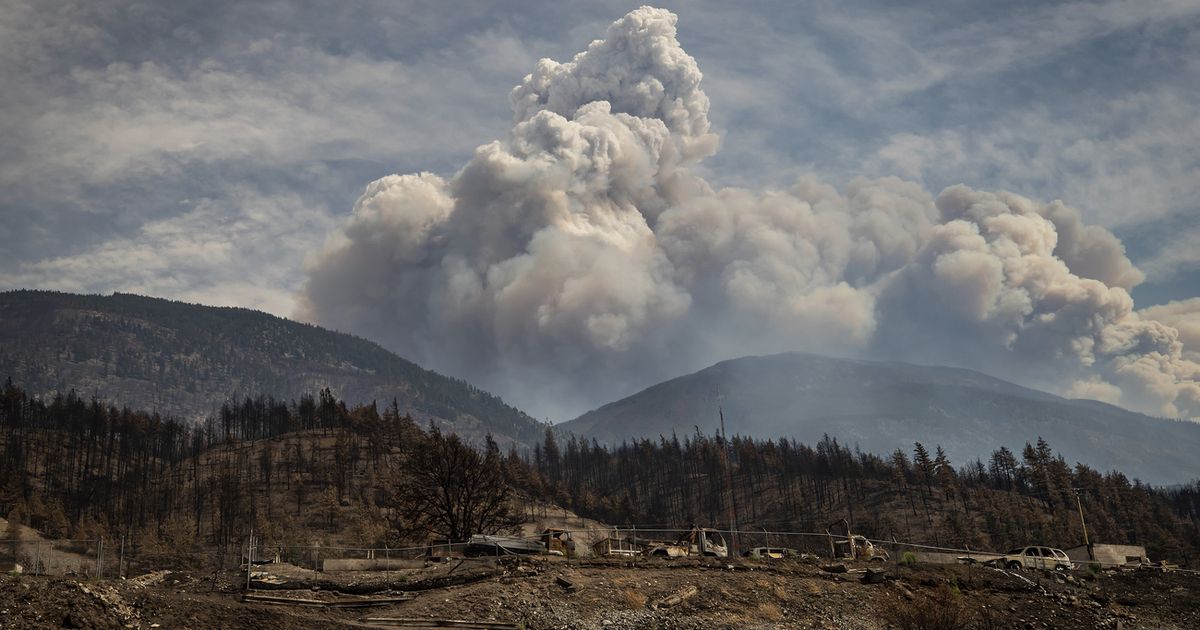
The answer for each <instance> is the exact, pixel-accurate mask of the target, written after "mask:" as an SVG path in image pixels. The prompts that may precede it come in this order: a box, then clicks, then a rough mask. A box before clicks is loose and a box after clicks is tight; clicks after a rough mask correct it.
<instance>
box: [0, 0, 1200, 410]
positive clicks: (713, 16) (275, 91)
mask: <svg viewBox="0 0 1200 630" xmlns="http://www.w3.org/2000/svg"><path fill="white" fill-rule="evenodd" d="M0 4H2V6H0V85H4V86H5V89H4V90H2V91H0V146H2V148H3V150H2V151H0V219H2V221H0V253H2V255H0V289H7V288H48V289H59V290H66V291H78V292H99V293H107V292H112V291H124V292H134V293H142V294H147V295H154V296H160V297H168V298H175V299H182V300H187V301H194V302H200V303H205V304H214V305H238V306H246V307H251V308H257V309H262V310H266V311H268V312H271V313H274V314H277V315H281V316H288V317H292V316H298V317H303V318H305V319H310V320H315V321H317V323H323V324H327V325H331V326H334V327H338V328H342V329H346V330H348V331H350V332H357V333H359V334H365V335H367V336H369V337H372V338H378V337H380V336H381V335H379V334H377V333H378V330H376V329H374V328H371V327H369V326H367V327H360V328H359V329H356V327H355V322H360V321H362V320H361V319H355V318H354V317H348V316H347V317H341V316H338V315H337V314H331V313H330V312H329V311H328V310H325V311H322V310H321V309H314V308H312V307H311V304H310V302H311V301H312V300H311V298H312V295H311V286H312V278H313V277H314V272H313V269H315V268H318V267H319V266H320V265H321V264H322V262H323V261H324V260H327V255H328V252H329V248H330V247H331V243H333V241H336V240H337V239H339V238H344V237H345V233H344V232H345V230H344V226H345V225H346V224H347V221H348V220H349V217H350V216H351V212H352V209H353V208H355V207H356V203H359V201H360V197H362V196H363V194H364V190H366V188H367V186H368V184H370V183H371V182H374V181H376V180H379V179H380V178H383V177H385V176H388V175H390V174H406V173H418V172H428V173H430V174H432V175H434V176H437V177H440V178H443V179H446V180H450V179H451V178H454V177H455V175H456V173H458V172H459V170H460V169H461V168H463V166H464V165H465V164H468V163H470V162H471V161H472V159H473V156H475V155H476V148H477V147H480V146H481V145H485V144H486V143H488V142H490V141H492V140H493V139H504V138H507V137H510V135H511V134H512V133H513V131H512V130H513V125H514V111H513V108H512V104H511V103H510V101H509V97H508V95H509V92H510V90H512V88H513V87H514V86H516V85H518V84H520V83H522V81H523V79H524V77H525V76H526V75H527V74H529V73H530V72H531V71H532V70H533V69H534V67H535V65H536V64H537V63H538V60H539V59H542V58H550V59H554V60H558V61H564V62H565V61H568V60H570V59H571V57H572V56H573V55H575V54H576V53H578V52H579V51H582V50H584V49H585V48H587V46H588V44H589V42H591V41H592V40H594V39H597V38H600V37H602V36H604V33H605V29H606V28H607V27H608V25H609V24H610V23H612V22H613V21H614V20H618V19H619V18H621V17H622V16H623V15H625V14H626V13H628V12H629V11H631V10H633V9H635V8H637V6H638V4H637V3H628V2H603V1H600V2H586V3H561V2H519V3H516V2H477V3H476V2H455V3H446V2H424V3H423V2H353V3H303V2H259V3H223V2H185V1H178V2H158V3H154V2H150V3H130V2H105V1H103V0H99V1H96V0H93V1H88V2H57V1H52V2H40V1H39V2H22V1H21V0H0ZM661 6H663V7H665V8H667V9H669V10H671V11H672V12H673V13H674V14H675V15H677V16H678V22H677V38H678V43H679V45H680V46H681V47H682V49H683V50H685V51H686V53H687V54H688V55H690V56H691V57H692V58H694V60H695V64H696V66H697V67H698V68H699V70H700V72H702V74H703V79H702V81H701V83H700V87H701V88H702V90H703V92H704V94H705V95H707V99H708V101H709V106H708V108H707V109H706V112H705V113H706V117H707V121H708V122H709V123H711V132H712V134H713V135H714V137H715V138H716V140H715V141H716V142H717V143H718V144H719V147H717V148H716V149H714V150H713V151H710V152H709V153H707V154H706V156H705V159H703V160H697V161H696V162H695V163H693V164H690V166H689V170H690V173H692V174H694V175H695V176H696V177H698V178H701V179H702V180H703V181H705V182H707V183H708V184H709V185H711V186H712V188H713V189H722V188H724V187H740V188H744V189H749V190H773V189H781V190H782V189H787V188H788V187H791V186H793V185H795V183H796V182H797V181H798V180H800V179H801V178H802V177H814V178H817V179H818V180H819V181H820V182H822V183H824V184H826V185H829V186H831V187H833V188H834V189H836V190H838V191H846V190H847V189H848V187H851V186H853V182H855V181H858V179H857V178H868V179H872V180H875V179H878V178H886V177H898V178H900V179H901V180H903V181H905V182H910V183H912V184H914V185H915V186H916V187H918V188H919V189H921V190H924V191H928V193H929V196H930V197H931V198H932V197H937V196H938V194H939V192H940V191H942V190H943V189H945V188H947V187H949V186H953V185H956V184H964V185H966V186H967V187H969V188H970V189H971V190H972V191H1009V192H1011V193H1015V194H1017V195H1020V196H1023V197H1026V198H1028V199H1031V200H1034V201H1036V202H1037V203H1050V202H1053V201H1056V200H1061V201H1062V202H1063V203H1065V204H1066V205H1067V206H1070V207H1071V208H1075V209H1077V210H1078V212H1079V213H1080V215H1081V217H1082V220H1083V222H1084V223H1086V224H1088V225H1095V226H1100V227H1103V228H1105V229H1107V230H1108V231H1111V233H1113V234H1115V235H1116V237H1117V238H1119V239H1120V242H1121V243H1123V245H1124V247H1125V253H1126V254H1127V255H1128V258H1129V259H1130V260H1131V261H1132V262H1133V264H1134V265H1136V267H1137V268H1138V269H1140V270H1141V272H1142V273H1144V275H1145V279H1144V281H1142V282H1140V283H1136V284H1132V285H1131V286H1128V287H1126V288H1128V289H1129V291H1130V293H1131V294H1132V297H1133V300H1134V302H1136V304H1137V307H1138V308H1139V309H1145V308H1147V307H1150V306H1154V305H1159V306H1160V311H1161V313H1163V314H1162V317H1164V318H1173V319H1171V321H1172V325H1173V326H1175V328H1176V329H1178V330H1181V331H1182V330H1185V328H1187V327H1188V326H1191V325H1192V322H1193V321H1194V318H1193V316H1192V310H1193V309H1189V308H1186V307H1181V306H1179V304H1180V303H1181V302H1183V301H1186V300H1188V299H1189V298H1193V297H1196V296H1197V295H1200V290H1198V289H1200V246H1197V245H1196V243H1197V242H1200V212H1198V211H1200V207H1198V205H1200V201H1197V199H1200V195H1198V194H1197V193H1200V178H1198V177H1196V173H1197V167H1198V166H1200V54H1198V53H1200V29H1198V28H1197V26H1200V5H1198V4H1196V3H1194V2H1189V1H1182V0H1181V1H1130V2H1126V1H1099V2H1073V3H1052V2H1007V3H995V2H971V1H965V0H962V1H959V0H946V1H944V2H937V3H902V2H901V3H897V2H855V1H839V2H812V3H795V2H761V3H753V4H750V5H748V6H741V5H738V6H735V5H733V4H731V3H726V2H663V3H661ZM456 181H457V180H456ZM383 282H386V280H384V281H383ZM691 299H692V300H693V301H694V300H696V299H697V298H695V297H694V296H693V297H692V298H691ZM873 299H874V298H873ZM659 306H660V307H661V308H663V309H666V311H670V309H671V308H679V307H677V306H671V304H669V303H666V304H659ZM882 329H885V330H886V329H887V327H886V326H883V328H882ZM382 336H383V337H387V335H382ZM380 341H382V342H383V343H385V345H389V347H392V348H394V349H397V350H401V351H408V354H412V353H413V352H416V353H417V354H425V355H428V356H417V357H412V358H417V359H426V360H428V359H429V358H431V357H433V355H434V353H433V352H431V351H429V350H428V349H424V350H421V349H417V348H414V347H412V346H411V345H407V344H406V343H405V342H403V341H402V340H393V339H388V338H383V339H380ZM492 341H494V340H492ZM863 348H865V346H861V345H860V346H859V347H858V349H857V350H855V349H853V348H851V349H847V348H844V347H843V348H837V347H834V348H832V349H831V350H832V351H841V352H842V353H850V354H854V353H855V352H859V353H868V354H870V353H872V352H877V351H879V346H878V344H875V345H872V346H871V348H872V350H871V351H870V352H868V351H867V350H864V349H863ZM784 349H788V348H784ZM817 349H822V348H817ZM554 351H558V352H561V351H562V348H557V349H551V350H546V352H554ZM713 353H716V354H713ZM518 354H519V353H518ZM717 354H719V352H718V351H717V350H716V349H714V350H712V352H710V353H708V354H703V355H701V356H697V357H694V360H690V361H688V362H684V363H683V364H679V365H676V364H672V365H671V366H670V368H669V369H668V368H667V367H664V368H662V370H660V371H659V372H655V373H653V374H646V375H644V376H645V377H647V378H649V377H658V376H664V375H669V374H668V372H669V371H670V370H671V369H682V368H691V367H696V368H698V367H703V365H698V363H702V362H703V360H707V359H708V358H711V357H712V356H717ZM544 356H545V355H542V354H536V353H535V354H533V355H520V354H519V357H518V358H520V359H521V360H529V361H532V360H534V359H537V358H539V357H542V358H544ZM607 356H608V355H605V357H607ZM902 356H905V357H912V356H914V355H911V353H909V354H903V353H902ZM502 358H503V357H502ZM915 358H922V359H927V360H942V359H955V360H953V361H948V362H963V361H962V360H958V359H956V358H955V357H947V356H940V355H939V356H932V357H919V356H918V357H915ZM602 359H603V357H602ZM433 363H434V365H433V367H435V368H438V369H443V370H445V371H449V372H451V373H455V374H459V375H465V376H469V377H477V378H480V379H481V380H483V381H484V385H486V386H493V387H495V388H496V389H498V390H499V391H500V393H501V394H504V395H506V398H515V399H516V400H518V401H519V402H527V404H528V406H529V407H531V408H533V409H534V410H535V411H542V412H545V413H547V414H552V415H556V416H557V415H560V414H564V413H568V412H574V411H579V410H582V408H585V407H586V405H587V404H592V403H594V402H596V400H597V399H596V398H595V397H592V398H588V399H587V400H580V401H577V402H575V403H572V404H570V405H566V406H564V407H561V408H559V407H554V406H553V405H548V404H546V403H545V401H541V400H538V399H537V397H536V396H534V395H533V394H531V393H530V392H528V391H526V390H524V389H522V388H520V387H517V386H515V385H513V384H512V383H506V382H504V381H502V380H496V379H491V378H488V377H487V375H477V374H471V373H470V370H469V369H468V368H469V366H468V367H464V366H462V365H459V364H456V363H455V362H454V361H445V362H441V363H440V364H439V362H438V361H437V360H436V359H435V360H433ZM498 365H499V366H500V367H506V366H507V367H511V364H507V363H505V362H504V361H501V362H500V364H498ZM978 367H982V368H988V367H991V365H990V364H989V365H984V366H978ZM619 368H621V365H620V362H617V363H616V364H615V365H614V366H613V369H614V370H617V369H619ZM496 369H499V368H496ZM998 371H1000V372H1004V371H1005V370H1004V369H1000V370H998ZM518 373H519V372H518ZM599 376H602V375H596V374H592V375H590V377H589V378H597V377H599ZM580 378H584V377H582V376H581V377H580ZM1104 378H1107V377H1104ZM1086 380H1087V379H1086V378H1084V379H1083V381H1086ZM1083 381H1081V380H1079V379H1076V381H1075V383H1076V384H1078V383H1079V382H1083ZM578 382H579V381H578V380H576V381H575V383H576V384H578ZM643 384H648V383H643ZM1108 384H1109V382H1108V381H1107V380H1105V381H1103V383H1101V384H1099V385H1097V389H1095V390H1093V393H1095V396H1096V397H1100V398H1104V397H1105V394H1104V393H1103V392H1104V391H1107V390H1104V386H1107V385H1108ZM568 385H569V384H568ZM565 386H566V385H564V387H565ZM635 386H636V383H634V382H629V383H623V384H621V385H620V386H619V387H616V388H614V389H612V390H611V391H605V392H603V393H602V394H597V396H600V395H611V394H619V393H628V390H630V389H631V388H634V387H635ZM1063 389H1064V390H1065V389H1067V387H1066V386H1064V387H1063ZM1077 393H1081V394H1082V393H1085V392H1083V390H1077ZM1122 402H1126V403H1127V401H1122ZM1134 406H1137V405H1134ZM1143 406H1144V405H1143Z"/></svg>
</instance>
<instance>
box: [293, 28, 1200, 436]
mask: <svg viewBox="0 0 1200 630" xmlns="http://www.w3.org/2000/svg"><path fill="white" fill-rule="evenodd" d="M675 22H676V17H675V16H674V15H672V14H671V13H669V12H667V11H665V10H661V9H653V8H649V7H642V8H640V9H637V10H636V11H633V12H631V13H630V14H628V15H626V16H625V17H623V18H621V19H620V20H618V21H616V22H615V23H613V24H612V25H611V26H610V27H609V28H608V30H607V32H606V33H605V37H604V39H601V40H597V41H594V42H592V44H591V45H589V46H588V49H587V50H586V51H585V52H582V53H580V54H578V55H576V56H575V58H574V59H573V60H571V61H570V62H568V63H556V62H554V61H551V60H548V59H544V60H542V61H540V62H539V63H538V64H537V67H536V68H535V70H534V72H533V73H532V74H530V75H529V76H527V77H525V79H524V81H522V83H521V84H520V85H518V86H517V87H516V88H514V89H513V91H512V94H511V100H512V104H513V111H514V125H513V129H512V132H511V134H510V135H509V137H508V138H506V139H504V140H502V141H495V142H492V143H489V144H485V145H483V146H481V147H479V148H478V149H476V151H475V155H474V157H473V158H472V159H471V160H470V162H468V163H467V164H466V166H464V167H463V168H462V169H461V170H460V171H459V172H458V173H457V174H456V175H455V176H454V177H452V178H451V179H450V180H448V181H447V180H443V179H442V178H440V177H438V176H436V175H432V174H429V173H421V174H419V175H400V176H397V175H392V176H388V177H385V178H383V179H381V180H379V181H376V182H373V183H371V184H370V185H369V186H368V187H367V190H366V192H365V193H364V194H363V196H362V198H360V199H359V201H358V203H357V204H355V207H354V212H353V214H352V215H351V216H350V218H349V219H348V220H347V221H346V223H345V225H344V226H343V227H342V228H341V229H340V230H338V231H336V232H335V233H334V234H332V235H330V236H329V238H328V240H327V243H326V245H325V248H324V250H323V251H322V252H320V253H319V255H317V256H315V257H314V259H313V260H312V261H311V262H310V267H309V278H308V281H307V284H306V287H305V289H304V292H303V295H302V296H301V298H300V301H301V312H300V313H299V315H300V316H301V317H302V318H305V319H309V320H312V321H316V322H320V323H323V324H326V325H330V326H334V327H336V328H340V329H343V330H350V331H353V332H357V333H360V334H364V335H367V336H369V337H372V338H375V339H378V340H380V341H382V342H383V343H384V344H385V345H388V346H390V347H392V348H393V349H395V350H397V351H399V352H400V353H401V354H403V355H405V356H408V357H410V358H413V359H414V360H417V361H419V362H421V363H424V364H426V365H429V366H430V367H433V368H435V369H439V370H443V371H447V372H450V373H453V374H457V375H461V376H463V377H465V378H467V379H469V380H471V381H473V382H475V383H477V384H479V385H481V386H483V387H486V388H489V389H494V390H496V391H498V392H500V393H502V394H504V395H505V396H506V397H509V398H510V399H512V400H513V401H514V402H516V403H517V404H518V405H521V406H526V407H528V408H532V409H538V410H542V411H544V412H547V411H548V412H552V413H555V414H563V413H566V412H578V411H581V410H583V408H584V407H585V406H590V405H594V404H597V403H601V402H606V401H608V400H610V399H612V398H613V397H615V396H617V395H623V394H627V393H630V392H631V391H632V390H635V389H637V388H640V387H643V386H647V385H649V384H652V383H653V382H657V381H658V380H661V379H663V378H667V377H671V376H675V375H678V374H679V373H682V372H684V371H686V370H690V369H696V368H699V367H703V366H704V365H707V364H709V363H712V362H714V361H717V360H721V359H726V358H731V357H735V356H741V355H746V354H755V353H764V352H777V351H785V350H816V351H826V352H835V353H841V354H858V355H868V356H889V357H895V358H906V359H916V360H927V361H934V362H942V363H953V364H958V365H966V366H970V367H976V368H979V369H983V370H985V371H990V372H994V373H997V375H1000V376H1008V377H1010V378H1018V379H1021V380H1025V381H1026V382H1029V381H1030V380H1031V379H1037V382H1036V384H1037V385H1039V386H1042V387H1047V386H1048V387H1056V388H1058V389H1059V391H1061V392H1064V393H1068V394H1074V395H1081V396H1087V397H1093V398H1099V399H1103V400H1108V401H1110V402H1115V403H1119V404H1123V405H1126V406H1130V407H1135V408H1138V409H1141V410H1145V411H1149V412H1152V413H1156V414H1162V415H1168V416H1179V415H1183V416H1195V415H1198V414H1200V387H1198V385H1197V379H1198V378H1200V369H1198V368H1200V366H1198V365H1197V363H1196V362H1194V360H1193V359H1195V356H1194V355H1190V354H1188V352H1187V351H1186V350H1185V344H1187V346H1188V348H1190V349H1192V350H1195V349H1196V346H1195V345H1193V342H1192V341H1181V335H1180V328H1179V327H1178V326H1182V324H1181V322H1182V321H1184V319H1185V318H1186V319H1187V321H1188V322H1191V323H1195V321H1196V317H1195V313H1197V312H1200V307H1197V306H1196V305H1190V306H1189V307H1187V308H1182V307H1181V310H1185V311H1186V313H1183V314H1177V313H1176V312H1175V311H1170V312H1168V311H1161V312H1158V311H1153V312H1143V313H1139V312H1136V311H1134V308H1133V302H1132V300H1131V298H1130V297H1129V293H1128V289H1130V288H1131V287H1133V286H1135V285H1136V284H1137V283H1139V282H1140V281H1141V280H1142V277H1143V276H1142V274H1141V272H1140V271H1138V270H1137V269H1136V268H1135V267H1134V266H1133V265H1132V264H1131V263H1130V261H1129V259H1128V258H1127V257H1126V256H1125V253H1124V247H1123V246H1122V244H1121V243H1120V241H1119V240H1118V239H1117V238H1116V237H1115V236H1113V235H1112V234H1111V233H1110V232H1108V231H1107V230H1105V229H1103V228H1101V227H1098V226H1088V225H1085V224H1084V223H1083V221H1082V218H1081V215H1080V213H1079V212H1078V211H1076V210H1074V209H1072V208H1069V207H1067V206H1065V205H1063V204H1062V203H1060V202H1054V203H1051V204H1045V205H1042V204H1038V203H1035V202H1033V201H1031V200H1029V199H1025V198H1023V197H1020V196H1018V195H1014V194H1011V193H1005V192H998V193H988V192H980V191H974V190H971V189H969V188H967V187H965V186H955V187H951V188H948V189H947V190H945V191H943V192H942V193H941V194H940V195H938V196H937V198H936V200H935V199H934V198H933V197H932V196H931V195H930V194H928V193H927V192H925V191H924V190H922V189H921V188H920V187H919V186H917V185H915V184H912V183H909V182H904V181H901V180H899V179H895V178H885V179H881V180H857V181H854V182H852V183H851V184H850V185H849V186H848V187H847V189H846V190H845V191H843V192H839V191H837V190H836V189H834V188H832V187H830V186H828V185H826V184H823V183H821V182H820V181H817V180H816V179H813V178H810V177H802V178H800V179H799V180H798V182H797V183H796V184H795V185H794V186H793V187H792V188H790V189H789V190H767V191H761V192H756V191H751V190H745V189H740V188H726V189H722V190H716V191H714V190H713V189H712V188H711V187H710V186H709V185H708V184H707V182H705V181H704V180H703V179H702V178H700V177H699V176H697V175H696V174H695V173H694V172H693V170H692V168H693V167H694V166H695V165H696V164H697V163H698V162H699V161H700V160H703V159H704V158H706V157H709V156H711V155H713V154H714V153H715V151H716V147H717V137H716V136H715V134H713V133H712V132H711V131H710V125H709V121H708V104H709V103H708V98H707V97H706V96H705V94H704V92H703V91H702V90H701V89H700V80H701V73H700V70H699V68H698V67H697V66H696V62H695V60H694V59H692V58H691V57H690V56H688V55H687V54H686V53H685V52H684V51H683V49H682V48H680V46H679V43H678V41H677V40H676V36H675ZM1188 330H1189V331H1191V330H1192V329H1191V328H1189V329H1188ZM1187 334H1192V333H1191V332H1189V333H1187ZM560 417H562V416H561V415H560Z"/></svg>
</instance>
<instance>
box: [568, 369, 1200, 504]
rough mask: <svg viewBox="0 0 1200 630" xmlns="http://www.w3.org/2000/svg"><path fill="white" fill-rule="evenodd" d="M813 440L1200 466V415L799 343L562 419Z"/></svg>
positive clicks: (1180, 472)
mask: <svg viewBox="0 0 1200 630" xmlns="http://www.w3.org/2000/svg"><path fill="white" fill-rule="evenodd" d="M718 410H723V412H724V417H725V421H726V425H727V427H726V428H727V431H729V432H730V433H741V434H744V435H753V436H755V437H759V438H767V437H789V438H796V439H798V440H800V441H802V442H807V443H814V442H816V441H817V440H819V439H820V438H821V437H822V436H823V435H824V434H829V435H830V436H832V437H836V438H838V439H839V440H841V441H843V443H846V444H851V445H857V446H859V447H860V448H862V449H863V450H866V451H870V452H875V453H889V452H892V451H894V450H895V449H897V448H901V449H903V450H906V451H907V450H909V449H911V448H912V446H913V443H914V442H918V441H919V442H922V443H923V444H925V445H926V446H927V447H930V448H932V447H933V446H934V445H941V446H943V447H945V448H946V450H947V452H948V453H949V454H950V455H951V456H952V457H953V459H954V461H955V462H957V463H959V464H962V463H966V462H967V461H972V460H974V459H976V458H980V459H983V460H986V459H987V458H988V456H989V455H990V453H991V451H992V450H993V449H997V448H999V447H1000V446H1002V445H1003V446H1006V447H1008V448H1010V449H1012V450H1015V451H1017V452H1018V453H1019V451H1020V449H1021V448H1022V447H1023V446H1024V444H1026V443H1029V442H1034V441H1036V440H1037V439H1038V438H1039V437H1044V438H1046V439H1047V440H1049V442H1050V443H1051V444H1053V445H1054V446H1055V447H1056V448H1058V449H1059V451H1060V452H1061V453H1062V454H1063V456H1064V457H1066V458H1067V459H1068V461H1069V462H1072V463H1073V462H1075V461H1080V462H1084V463H1088V464H1089V465H1093V466H1097V467H1100V468H1102V469H1113V468H1115V469H1119V470H1122V471H1123V472H1126V473H1127V474H1130V475H1131V476H1136V477H1139V478H1142V479H1144V480H1146V481H1149V482H1152V483H1174V482H1181V481H1187V480H1190V479H1194V478H1197V477H1200V460H1198V459H1197V458H1196V457H1195V456H1194V453H1196V452H1200V425H1198V424H1196V423H1192V422H1186V421H1178V420H1168V419H1162V418H1152V417H1149V416H1145V415H1143V414H1138V413H1135V412H1131V411H1127V410H1125V409H1122V408H1120V407H1117V406H1114V405H1109V404H1107V403H1102V402H1099V401H1091V400H1071V399H1067V398H1063V397H1060V396H1056V395H1054V394H1050V393H1047V392H1042V391H1039V390H1036V389H1032V388H1029V387H1025V386H1022V385H1017V384H1015V383H1010V382H1008V381H1004V380H1002V379H998V378H995V377H992V376H989V375H987V374H984V373H982V372H978V371H975V370H970V369H967V368H958V367H943V366H923V365H916V364H910V363H904V362H900V361H872V360H867V359H837V358H831V357H823V356H820V355H814V354H806V353H799V352H791V353H780V354H774V355H765V356H754V357H741V358H738V359H729V360H726V361H721V362H718V363H716V364H713V365H712V366H709V367H707V368H704V369H702V370H699V371H697V372H693V373H691V374H686V375H683V376H679V377H677V378H674V379H670V380H667V381H664V382H662V383H658V384H656V385H652V386H650V387H648V388H646V389H644V390H642V391H640V392H638V393H636V394H633V395H631V396H628V397H626V398H623V399H621V400H617V401H614V402H611V403H608V404H607V405H604V406H601V407H598V408H597V409H594V410H592V411H589V412H587V413H585V414H582V415H580V416H579V417H577V418H575V419H573V420H570V421H568V422H565V423H562V424H560V425H558V427H559V428H560V429H561V430H563V431H567V432H573V433H576V434H579V435H581V436H583V437H586V438H595V439H597V440H599V441H601V442H606V443H616V442H620V441H623V440H627V439H637V438H642V437H649V438H656V437H657V436H658V435H665V436H669V435H671V434H672V433H678V432H679V431H680V430H683V431H684V432H690V431H691V430H692V429H693V427H697V428H699V429H700V430H701V431H705V432H711V430H713V429H715V428H716V424H717V422H718Z"/></svg>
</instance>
